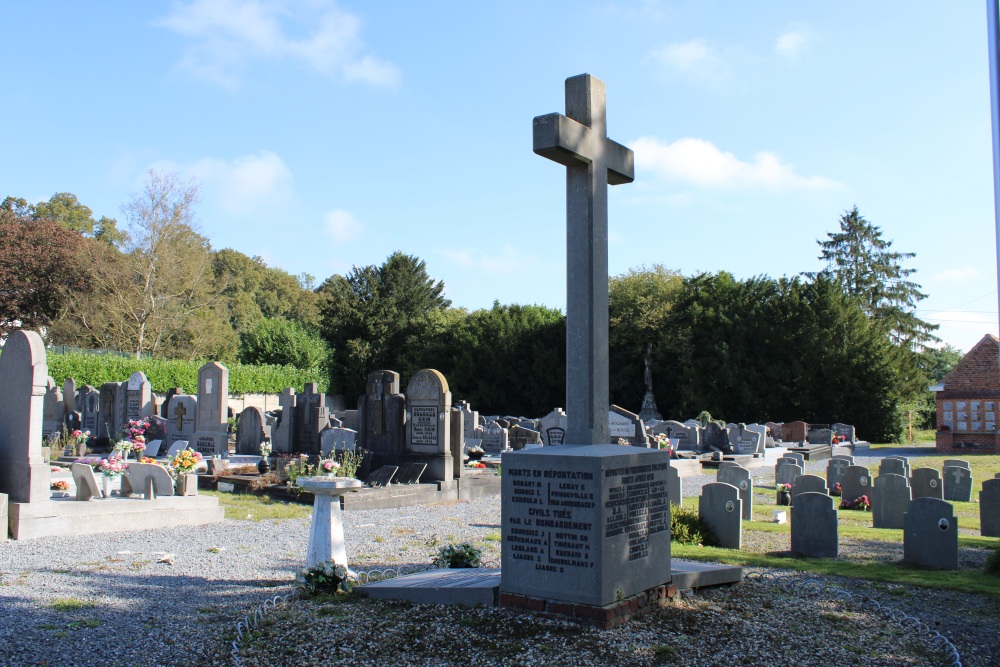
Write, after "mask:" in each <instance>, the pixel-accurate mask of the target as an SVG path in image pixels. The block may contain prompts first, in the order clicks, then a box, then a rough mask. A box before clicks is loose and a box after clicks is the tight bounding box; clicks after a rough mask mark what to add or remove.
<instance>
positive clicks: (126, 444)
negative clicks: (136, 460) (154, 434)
mask: <svg viewBox="0 0 1000 667" xmlns="http://www.w3.org/2000/svg"><path fill="white" fill-rule="evenodd" d="M115 451H116V452H118V453H119V454H121V455H123V456H128V455H129V454H130V453H131V452H135V454H136V455H137V456H138V455H139V454H142V453H143V452H144V451H146V440H145V438H143V437H142V436H141V435H140V436H137V437H135V438H132V439H131V440H119V441H118V442H116V443H115Z"/></svg>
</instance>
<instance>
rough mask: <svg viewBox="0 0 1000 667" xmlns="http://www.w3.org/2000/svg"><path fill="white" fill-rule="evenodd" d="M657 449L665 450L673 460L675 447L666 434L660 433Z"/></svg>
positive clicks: (657, 437) (657, 439)
mask: <svg viewBox="0 0 1000 667" xmlns="http://www.w3.org/2000/svg"><path fill="white" fill-rule="evenodd" d="M656 448H657V449H663V450H665V451H666V452H667V454H669V455H670V458H673V456H674V446H673V445H672V444H670V438H669V437H668V436H667V434H666V433H660V434H658V435H657V436H656Z"/></svg>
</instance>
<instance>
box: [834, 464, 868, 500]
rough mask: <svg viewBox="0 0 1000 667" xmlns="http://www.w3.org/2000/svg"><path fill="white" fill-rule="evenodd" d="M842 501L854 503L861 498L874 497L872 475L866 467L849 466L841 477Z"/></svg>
mask: <svg viewBox="0 0 1000 667" xmlns="http://www.w3.org/2000/svg"><path fill="white" fill-rule="evenodd" d="M840 489H841V490H840V499H841V501H842V502H848V503H853V502H854V501H855V500H857V499H858V498H860V497H861V496H868V499H869V500H871V497H872V474H871V471H870V470H868V468H866V467H865V466H848V467H846V468H844V471H843V473H841V477H840Z"/></svg>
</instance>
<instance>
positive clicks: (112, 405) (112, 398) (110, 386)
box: [94, 382, 122, 440]
mask: <svg viewBox="0 0 1000 667" xmlns="http://www.w3.org/2000/svg"><path fill="white" fill-rule="evenodd" d="M121 388H122V386H121V384H119V383H118V382H105V383H104V384H102V385H101V405H100V409H99V413H100V414H99V419H98V422H97V433H96V434H95V436H94V437H97V438H108V439H109V440H117V439H118V436H119V435H120V434H121V430H122V425H121V422H119V421H118V418H117V416H116V405H117V403H118V392H120V391H121Z"/></svg>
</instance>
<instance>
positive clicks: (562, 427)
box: [539, 408, 569, 445]
mask: <svg viewBox="0 0 1000 667" xmlns="http://www.w3.org/2000/svg"><path fill="white" fill-rule="evenodd" d="M568 424H569V417H567V416H566V411H565V410H563V409H562V408H556V409H555V410H553V411H552V412H550V413H549V414H547V415H545V416H544V417H542V423H541V425H540V426H539V432H540V433H541V435H542V442H543V443H545V444H546V445H562V444H565V443H566V427H567V426H568Z"/></svg>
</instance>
